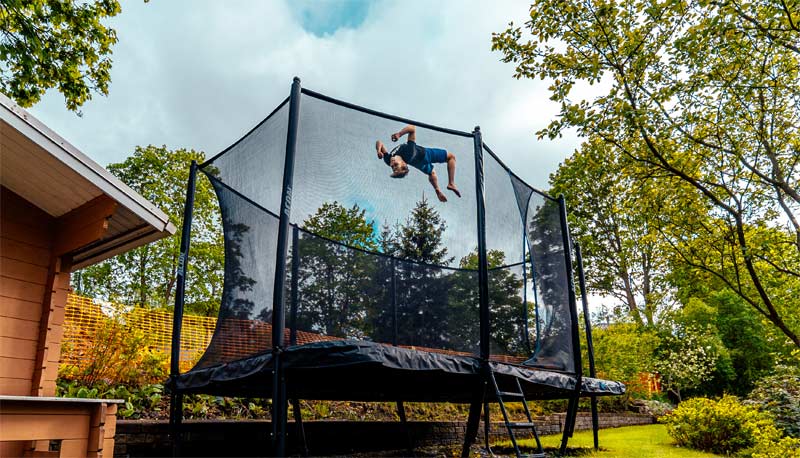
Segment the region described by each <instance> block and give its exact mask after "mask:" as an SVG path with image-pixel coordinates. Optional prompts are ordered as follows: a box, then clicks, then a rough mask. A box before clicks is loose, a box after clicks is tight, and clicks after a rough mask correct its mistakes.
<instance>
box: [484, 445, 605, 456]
mask: <svg viewBox="0 0 800 458" xmlns="http://www.w3.org/2000/svg"><path fill="white" fill-rule="evenodd" d="M604 450H605V449H604V448H603V447H600V449H599V450H595V449H594V448H592V447H569V446H568V447H567V451H566V453H564V454H563V455H561V454H559V449H558V448H557V447H544V452H545V453H546V454H547V456H548V457H556V456H593V455H594V453H595V452H597V451H601V452H602V451H604ZM492 451H493V452H494V453H495V455H504V456H514V449H513V448H512V447H510V446H505V445H493V446H492ZM519 451H520V452H522V454H523V455H528V454H531V453H535V452H536V448H534V447H526V446H524V445H521V446H520V447H519Z"/></svg>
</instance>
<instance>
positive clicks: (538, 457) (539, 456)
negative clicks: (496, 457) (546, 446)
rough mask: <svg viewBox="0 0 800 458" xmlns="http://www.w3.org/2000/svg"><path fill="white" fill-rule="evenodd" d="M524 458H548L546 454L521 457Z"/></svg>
mask: <svg viewBox="0 0 800 458" xmlns="http://www.w3.org/2000/svg"><path fill="white" fill-rule="evenodd" d="M520 456H521V457H522V458H547V454H545V453H528V454H522V455H520Z"/></svg>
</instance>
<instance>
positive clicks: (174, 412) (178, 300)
mask: <svg viewBox="0 0 800 458" xmlns="http://www.w3.org/2000/svg"><path fill="white" fill-rule="evenodd" d="M196 184H197V162H195V161H192V164H191V165H190V166H189V181H188V183H187V184H186V202H185V204H184V207H183V228H182V230H181V252H180V255H179V257H178V269H177V276H178V278H177V279H176V280H175V310H174V311H173V313H172V348H171V353H170V367H169V375H170V397H169V400H170V406H169V407H170V409H169V424H170V433H171V434H172V454H173V456H179V455H180V447H181V437H180V432H181V431H180V425H181V421H182V420H183V393H179V392H178V388H177V382H178V376H179V375H180V373H181V327H182V325H183V304H184V300H185V296H186V269H187V267H188V266H187V264H188V261H189V242H190V240H191V233H192V211H193V209H194V193H195V186H196Z"/></svg>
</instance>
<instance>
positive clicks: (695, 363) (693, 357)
mask: <svg viewBox="0 0 800 458" xmlns="http://www.w3.org/2000/svg"><path fill="white" fill-rule="evenodd" d="M703 337H704V336H703V333H702V331H701V330H699V329H697V328H692V327H689V328H686V329H684V330H683V332H681V333H680V334H679V335H677V336H672V337H671V338H670V339H671V340H669V341H668V342H667V345H668V346H667V350H666V351H665V352H664V353H662V355H661V358H660V359H659V360H658V361H656V362H655V368H656V370H657V371H658V373H660V374H661V383H662V386H663V387H664V388H665V389H667V390H669V391H670V392H672V393H674V394H675V395H676V396H677V397H678V401H680V400H681V390H687V389H691V388H696V387H698V386H699V385H700V384H701V383H703V382H705V381H707V380H708V379H709V376H710V375H711V374H712V372H713V371H714V367H715V364H716V362H717V353H716V351H715V348H714V346H713V345H712V344H711V343H710V342H709V341H708V339H705V338H703Z"/></svg>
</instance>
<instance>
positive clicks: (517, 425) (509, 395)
mask: <svg viewBox="0 0 800 458" xmlns="http://www.w3.org/2000/svg"><path fill="white" fill-rule="evenodd" d="M489 378H490V379H491V380H492V387H493V388H494V393H495V396H496V397H497V403H498V404H500V412H501V413H502V414H503V421H504V422H505V424H506V429H507V430H508V437H509V438H510V439H511V445H513V446H514V453H515V454H516V456H517V458H522V456H523V455H522V453H521V452H520V451H519V446H518V445H517V438H516V435H515V434H514V430H515V429H527V430H529V431H531V432H532V433H533V437H534V439H536V449H537V451H536V453H533V454H529V455H524V456H526V457H529V458H544V456H545V454H544V450H542V443H541V442H540V441H539V434H538V433H537V432H536V425H535V424H534V423H533V417H531V411H530V409H529V408H528V402H527V401H526V400H525V393H524V392H523V391H522V385H520V383H519V379H517V378H516V377H514V381H515V382H516V384H517V391H500V387H499V386H498V385H497V380H496V379H495V377H494V371H493V370H492V369H491V367H490V368H489ZM506 400H508V401H509V402H521V403H522V406H523V407H524V408H525V417H526V418H527V419H528V421H527V422H513V421H511V420H510V419H509V418H508V411H507V410H506V406H505V401H506ZM485 422H486V423H487V425H488V422H489V415H488V410H487V415H486V420H485ZM486 436H487V438H486V441H487V444H488V427H487V431H486ZM489 452H490V453H491V450H490V451H489Z"/></svg>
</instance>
